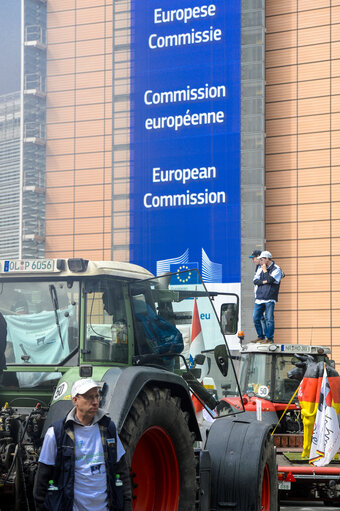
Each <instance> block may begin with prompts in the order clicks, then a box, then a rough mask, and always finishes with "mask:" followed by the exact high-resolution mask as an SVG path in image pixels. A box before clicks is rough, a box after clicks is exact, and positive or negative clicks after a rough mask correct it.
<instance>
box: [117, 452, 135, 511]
mask: <svg viewBox="0 0 340 511" xmlns="http://www.w3.org/2000/svg"><path fill="white" fill-rule="evenodd" d="M117 473H118V474H119V475H120V478H121V480H122V483H123V497H124V511H132V491H131V478H130V470H129V467H128V464H127V462H126V456H125V454H124V456H122V457H121V458H120V460H119V461H118V463H117Z"/></svg>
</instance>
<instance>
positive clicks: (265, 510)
mask: <svg viewBox="0 0 340 511" xmlns="http://www.w3.org/2000/svg"><path fill="white" fill-rule="evenodd" d="M206 448H207V449H208V451H209V453H210V458H211V511H215V510H216V511H217V510H220V509H227V508H228V509H229V508H230V509H233V510H234V511H277V510H278V489H277V468H276V457H275V448H274V445H273V441H272V439H271V437H270V426H269V425H267V424H264V423H263V422H258V421H252V422H249V421H248V422H247V421H242V419H241V418H240V419H235V418H231V417H225V418H221V419H218V420H216V421H215V422H214V424H213V425H212V427H211V429H210V432H209V435H208V439H207V445H206ZM222 503H223V504H222Z"/></svg>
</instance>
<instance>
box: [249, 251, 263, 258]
mask: <svg viewBox="0 0 340 511" xmlns="http://www.w3.org/2000/svg"><path fill="white" fill-rule="evenodd" d="M260 254H261V250H253V251H252V254H251V255H250V256H249V259H253V257H260Z"/></svg>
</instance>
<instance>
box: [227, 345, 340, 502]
mask: <svg viewBox="0 0 340 511" xmlns="http://www.w3.org/2000/svg"><path fill="white" fill-rule="evenodd" d="M304 355H307V356H308V359H309V360H313V361H315V362H326V363H327V364H329V365H331V366H332V365H334V364H333V361H332V360H330V359H329V355H330V348H328V347H325V346H305V345H296V344H258V343H251V344H247V345H245V346H243V347H242V348H241V351H240V354H239V355H236V356H234V357H233V358H234V360H235V361H236V362H237V363H238V366H239V367H238V374H239V383H240V390H241V394H242V396H243V405H244V408H245V410H246V413H245V416H246V417H248V418H252V419H254V418H257V419H258V420H261V421H262V422H264V423H266V424H270V425H271V427H272V430H273V437H274V444H275V446H276V451H277V464H278V479H279V498H280V499H281V500H298V499H301V500H319V501H324V502H327V503H329V504H332V505H335V504H339V503H340V462H338V461H337V460H334V461H332V464H331V465H328V466H326V467H316V466H311V465H310V464H309V463H308V459H302V458H301V453H302V447H303V423H302V419H301V409H300V406H299V401H298V393H297V390H298V387H299V384H300V381H301V378H302V377H303V374H299V373H300V369H299V367H298V366H299V365H301V359H302V358H303V356H304ZM293 396H294V397H293ZM226 399H227V401H228V402H229V403H230V404H233V405H234V406H239V405H238V402H237V399H236V397H235V398H234V397H233V396H232V395H231V393H230V392H229V395H228V396H227V397H226Z"/></svg>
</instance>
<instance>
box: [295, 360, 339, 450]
mask: <svg viewBox="0 0 340 511" xmlns="http://www.w3.org/2000/svg"><path fill="white" fill-rule="evenodd" d="M323 369H324V363H323V362H318V363H314V362H312V363H310V364H308V365H307V369H306V372H305V375H304V378H303V380H302V382H301V384H300V388H299V392H298V397H299V403H300V406H301V417H302V421H303V451H302V457H303V458H308V457H309V452H310V446H311V441H312V434H313V427H314V421H315V416H316V412H317V410H318V406H319V401H320V390H321V385H322V377H323ZM326 370H327V377H328V381H329V386H330V389H331V391H330V392H329V393H328V395H327V405H328V406H332V407H333V408H335V410H336V413H337V414H338V413H339V411H340V377H339V375H338V373H337V372H336V371H335V370H334V369H333V368H332V367H330V366H326Z"/></svg>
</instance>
